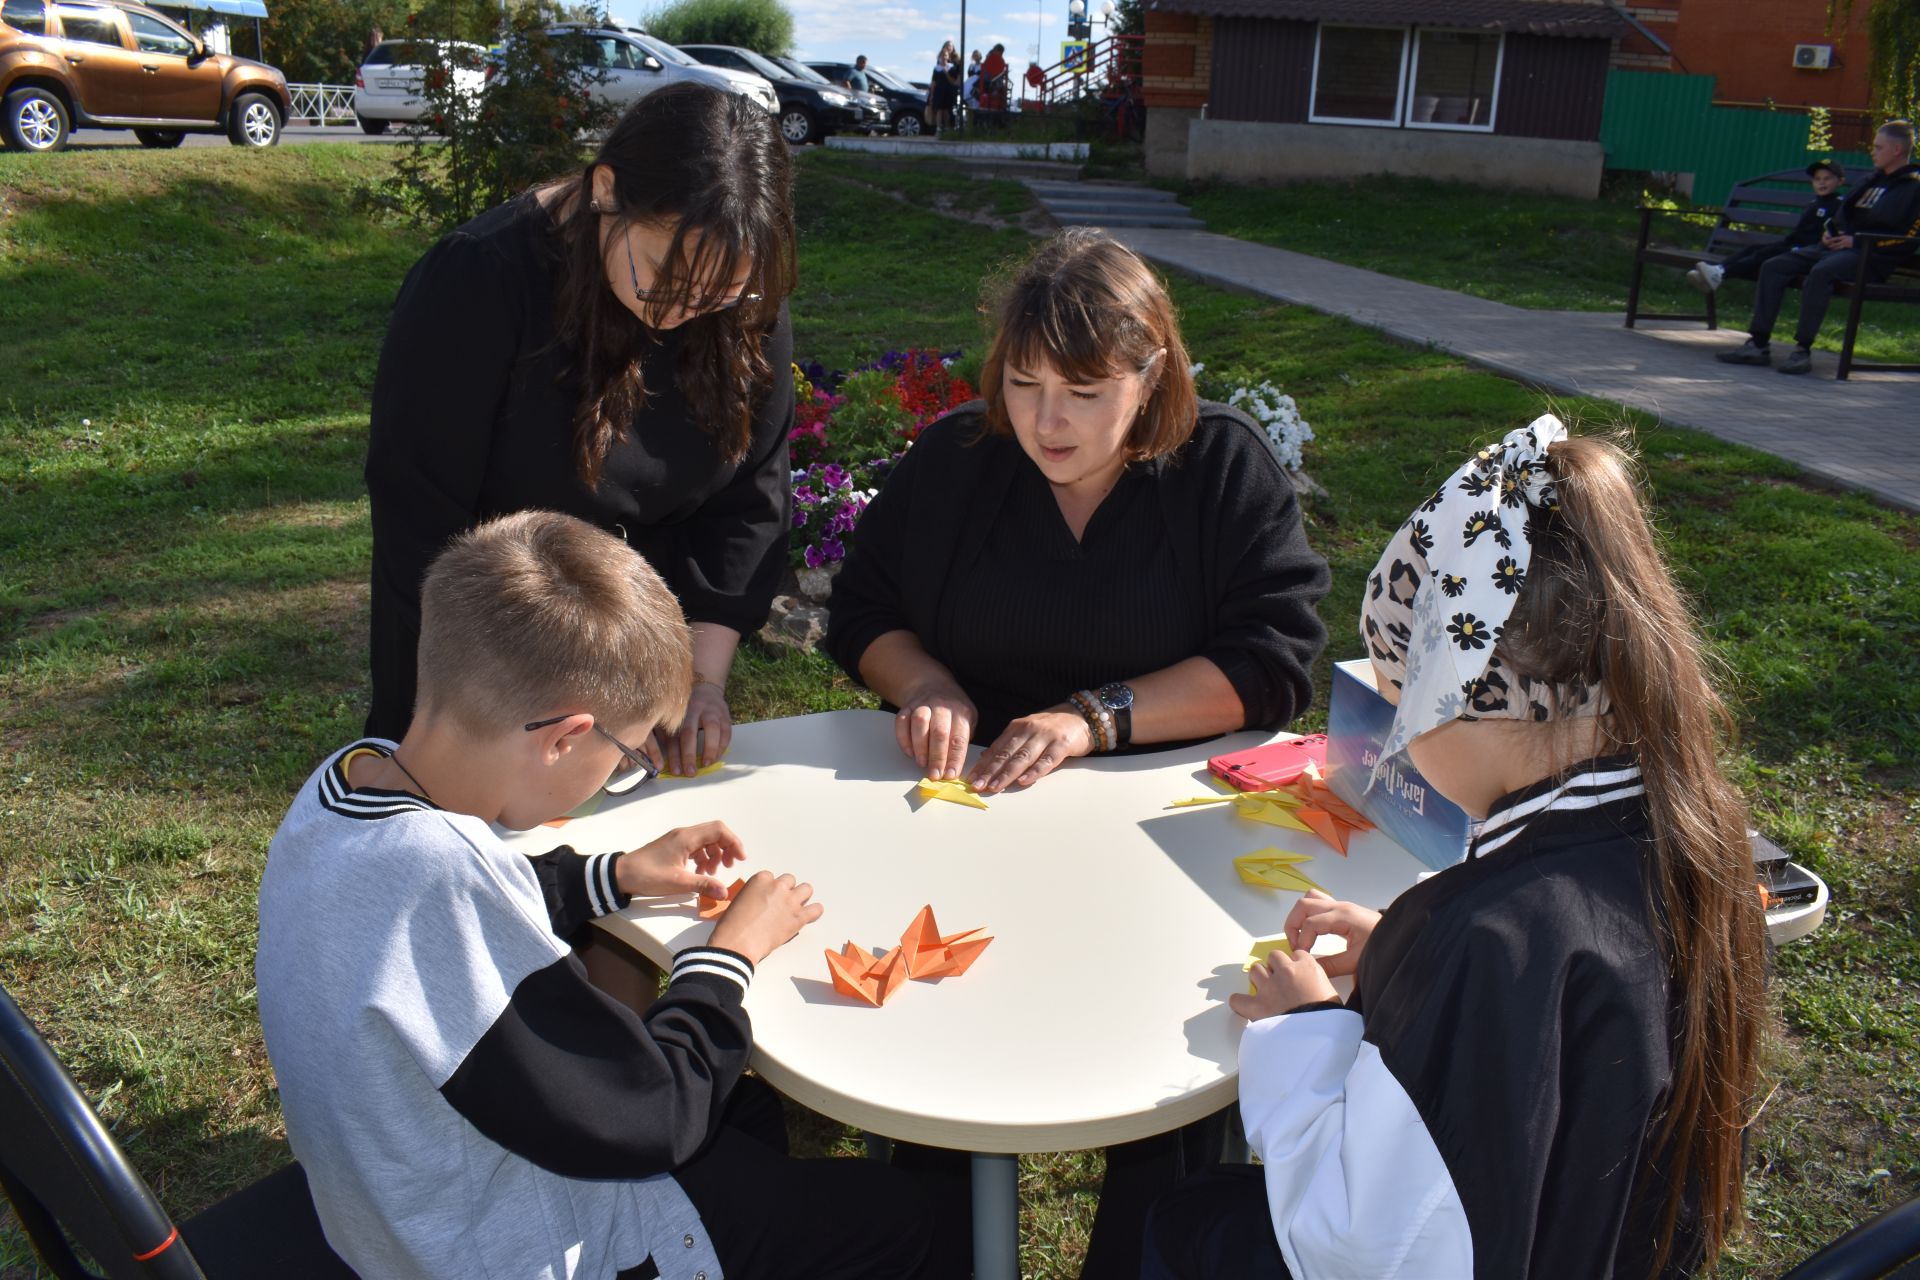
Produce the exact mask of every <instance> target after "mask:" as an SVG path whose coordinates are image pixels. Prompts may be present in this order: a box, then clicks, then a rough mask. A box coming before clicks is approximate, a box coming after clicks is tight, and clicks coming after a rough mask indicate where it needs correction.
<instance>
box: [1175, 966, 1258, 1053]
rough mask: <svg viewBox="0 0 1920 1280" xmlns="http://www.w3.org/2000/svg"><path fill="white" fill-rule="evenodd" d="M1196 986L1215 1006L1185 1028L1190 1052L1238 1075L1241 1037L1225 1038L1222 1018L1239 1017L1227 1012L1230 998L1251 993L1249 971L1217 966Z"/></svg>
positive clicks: (1189, 1021) (1185, 1025) (1194, 1017)
mask: <svg viewBox="0 0 1920 1280" xmlns="http://www.w3.org/2000/svg"><path fill="white" fill-rule="evenodd" d="M1194 985H1195V986H1197V987H1199V988H1200V989H1201V990H1202V991H1204V992H1206V993H1207V999H1208V1000H1210V1001H1213V1002H1214V1004H1213V1005H1212V1006H1209V1007H1208V1008H1207V1009H1205V1010H1203V1011H1201V1012H1199V1013H1196V1014H1194V1015H1193V1016H1192V1017H1191V1018H1188V1019H1187V1020H1186V1021H1185V1022H1183V1023H1182V1024H1181V1030H1183V1031H1184V1032H1186V1036H1187V1051H1188V1052H1189V1053H1191V1054H1192V1055H1193V1056H1194V1057H1196V1058H1198V1059H1200V1060H1201V1061H1202V1062H1211V1063H1213V1064H1214V1065H1215V1066H1217V1067H1219V1068H1220V1069H1221V1070H1222V1071H1228V1072H1232V1071H1238V1070H1239V1069H1240V1037H1239V1036H1237V1035H1234V1036H1227V1037H1225V1038H1222V1036H1221V1035H1220V1031H1219V1021H1220V1019H1221V1018H1222V1017H1228V1018H1234V1017H1236V1015H1235V1014H1233V1012H1232V1011H1231V1010H1229V1009H1228V1008H1227V997H1228V996H1230V995H1232V994H1233V993H1234V992H1236V991H1245V990H1246V989H1247V975H1246V971H1245V970H1243V969H1241V968H1240V966H1239V965H1237V964H1222V965H1217V966H1215V967H1214V970H1213V972H1212V973H1210V974H1208V975H1207V976H1206V977H1205V978H1203V979H1201V980H1200V981H1199V982H1197V983H1195V984H1194Z"/></svg>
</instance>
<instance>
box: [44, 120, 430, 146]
mask: <svg viewBox="0 0 1920 1280" xmlns="http://www.w3.org/2000/svg"><path fill="white" fill-rule="evenodd" d="M407 140H408V139H407V135H405V134H403V133H396V132H394V131H393V130H388V131H387V132H386V133H383V134H381V135H380V136H379V137H377V138H374V137H368V136H367V135H366V134H364V133H362V132H360V129H359V127H358V126H357V125H352V124H348V125H337V124H336V125H332V126H330V127H328V128H325V129H318V128H314V127H312V126H309V125H289V126H288V127H287V128H285V129H283V130H281V131H280V145H281V146H283V147H291V146H303V145H305V144H306V143H309V142H365V143H369V144H372V145H374V146H390V145H392V144H394V143H396V142H406V141H407ZM67 145H68V146H69V147H89V148H91V147H137V146H139V145H140V140H139V139H138V138H135V137H134V136H133V131H132V130H131V129H75V130H74V131H73V136H72V140H71V141H70V142H68V143H67ZM180 145H181V146H183V147H231V146H232V145H233V144H232V143H231V142H228V141H227V135H226V134H224V133H190V134H188V135H187V140H186V141H185V142H183V143H181V144H180Z"/></svg>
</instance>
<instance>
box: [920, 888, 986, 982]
mask: <svg viewBox="0 0 1920 1280" xmlns="http://www.w3.org/2000/svg"><path fill="white" fill-rule="evenodd" d="M992 941H993V935H992V934H990V933H988V932H987V931H986V930H985V929H968V930H966V931H964V932H962V933H950V934H947V935H946V936H945V937H942V936H941V934H940V926H939V925H937V924H935V923H934V919H933V908H932V907H930V906H927V907H922V908H920V914H919V915H917V916H915V917H914V918H913V923H912V924H910V925H908V926H907V931H906V932H905V933H903V934H901V935H900V950H901V951H902V952H904V953H905V954H906V957H907V973H908V975H909V976H911V977H914V978H957V977H959V976H960V975H961V974H963V973H965V972H966V971H967V970H968V969H970V968H972V967H973V962H974V961H975V960H978V959H979V958H980V953H981V952H982V951H985V950H986V949H987V944H988V943H989V942H992Z"/></svg>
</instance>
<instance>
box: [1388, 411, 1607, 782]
mask: <svg viewBox="0 0 1920 1280" xmlns="http://www.w3.org/2000/svg"><path fill="white" fill-rule="evenodd" d="M1566 438H1567V429H1566V427H1565V425H1563V424H1562V423H1561V421H1560V419H1558V418H1556V417H1554V416H1553V415H1552V414H1542V415H1541V416H1540V417H1538V418H1535V419H1534V420H1533V421H1532V422H1530V423H1528V424H1527V425H1526V426H1524V427H1520V428H1518V429H1517V430H1514V431H1510V432H1508V433H1507V436H1506V438H1505V439H1504V440H1502V441H1501V442H1500V443H1499V444H1494V445H1488V446H1487V447H1486V448H1484V449H1482V450H1480V451H1479V452H1478V453H1476V454H1475V455H1474V456H1473V458H1472V459H1470V460H1469V461H1468V462H1467V464H1466V465H1465V466H1463V467H1461V468H1460V469H1459V470H1458V471H1456V472H1454V473H1453V475H1451V476H1450V477H1448V478H1447V481H1446V483H1445V484H1443V485H1441V486H1440V487H1439V488H1438V489H1435V490H1434V491H1433V496H1432V497H1430V498H1428V499H1427V500H1426V501H1425V502H1423V503H1421V504H1420V506H1419V508H1418V509H1417V510H1416V511H1414V513H1413V514H1412V515H1411V516H1409V517H1407V520H1406V522H1405V523H1404V524H1402V525H1401V526H1400V528H1399V529H1398V530H1397V531H1396V532H1395V533H1394V536H1393V538H1392V540H1391V541H1389V542H1388V543H1387V549H1386V550H1385V551H1384V552H1382V553H1381V556H1380V562H1379V564H1377V565H1375V566H1374V570H1373V573H1372V575H1371V576H1370V577H1369V578H1368V579H1367V592H1366V598H1365V599H1364V600H1363V601H1362V603H1361V609H1360V634H1361V638H1362V639H1364V640H1365V641H1366V643H1367V653H1368V655H1369V656H1370V657H1371V658H1372V659H1373V663H1374V667H1375V668H1376V670H1377V671H1378V673H1379V674H1380V675H1381V676H1382V677H1383V678H1384V679H1386V680H1388V681H1390V682H1391V683H1392V684H1393V686H1394V687H1395V688H1397V689H1399V690H1400V705H1399V707H1398V709H1397V710H1396V711H1395V713H1394V717H1393V727H1392V729H1391V730H1390V731H1389V733H1388V735H1387V741H1386V743H1385V745H1384V746H1383V747H1382V749H1381V752H1380V759H1379V760H1378V761H1377V762H1376V763H1375V765H1374V776H1375V777H1378V776H1379V775H1380V772H1381V770H1382V769H1384V768H1385V767H1386V765H1387V762H1388V761H1389V760H1391V759H1392V758H1393V757H1394V756H1396V755H1398V754H1399V753H1400V752H1402V751H1404V750H1406V747H1407V744H1408V743H1409V742H1412V741H1413V740H1414V739H1415V738H1417V737H1419V736H1420V735H1421V734H1423V733H1425V732H1427V731H1428V730H1429V729H1436V728H1438V727H1439V726H1441V725H1443V724H1446V723H1447V722H1449V721H1451V720H1458V719H1461V718H1463V717H1464V718H1466V719H1487V718H1507V719H1531V720H1545V719H1549V718H1551V717H1552V716H1555V715H1568V714H1573V715H1595V714H1598V713H1599V712H1600V711H1602V710H1604V709H1605V699H1604V697H1601V696H1599V694H1600V691H1599V690H1598V688H1597V687H1590V686H1582V687H1579V688H1576V689H1570V690H1548V689H1546V688H1544V687H1540V686H1539V685H1538V683H1537V682H1535V681H1532V680H1529V679H1528V678H1526V677H1524V676H1521V677H1519V678H1517V679H1515V680H1511V681H1510V680H1509V678H1508V673H1507V671H1506V668H1505V666H1504V664H1503V663H1502V662H1501V661H1500V658H1499V655H1498V654H1497V653H1496V650H1497V648H1498V646H1499V643H1500V637H1501V635H1502V633H1503V632H1504V631H1505V629H1506V624H1507V619H1508V618H1509V617H1511V616H1512V614H1513V607H1514V604H1515V602H1516V601H1518V600H1519V598H1520V591H1521V588H1523V587H1525V586H1526V583H1527V569H1528V566H1529V565H1530V564H1531V563H1532V559H1533V547H1532V534H1531V532H1530V531H1529V529H1528V519H1527V516H1528V511H1529V509H1538V510H1542V511H1553V510H1556V509H1558V507H1559V505H1560V495H1559V492H1558V490H1557V489H1556V488H1555V487H1554V483H1553V479H1552V476H1551V473H1550V472H1549V471H1548V468H1547V451H1548V450H1549V449H1550V448H1552V446H1553V445H1554V444H1555V443H1557V442H1558V441H1561V440H1565V439H1566ZM1430 586H1437V587H1438V590H1428V589H1427V588H1428V587H1430Z"/></svg>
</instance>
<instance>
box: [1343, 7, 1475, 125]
mask: <svg viewBox="0 0 1920 1280" xmlns="http://www.w3.org/2000/svg"><path fill="white" fill-rule="evenodd" d="M1328 27H1342V28H1346V29H1349V30H1359V31H1398V32H1399V33H1400V79H1399V87H1398V88H1397V89H1396V90H1395V94H1396V96H1395V98H1394V102H1393V118H1392V119H1390V120H1358V119H1354V118H1353V117H1351V116H1323V115H1317V114H1315V108H1316V107H1317V106H1318V105H1319V102H1320V35H1321V33H1322V32H1323V31H1325V30H1326V29H1327V28H1328ZM1412 30H1413V28H1411V27H1404V26H1401V27H1396V26H1389V25H1387V24H1385V23H1379V22H1319V23H1315V24H1314V29H1313V82H1312V84H1310V85H1309V86H1308V87H1307V122H1308V123H1309V124H1357V125H1362V126H1364V127H1366V128H1369V129H1398V128H1400V127H1401V125H1400V122H1401V121H1402V120H1404V119H1406V115H1407V57H1408V46H1409V45H1410V44H1412V43H1413V42H1412V41H1411V40H1409V39H1408V38H1407V36H1408V34H1409V33H1410V32H1411V31H1412ZM1501 43H1502V45H1503V46H1504V45H1505V43H1506V42H1505V41H1502V42H1501Z"/></svg>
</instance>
